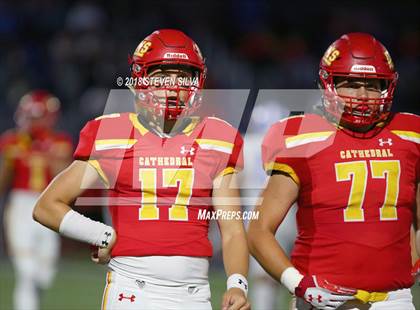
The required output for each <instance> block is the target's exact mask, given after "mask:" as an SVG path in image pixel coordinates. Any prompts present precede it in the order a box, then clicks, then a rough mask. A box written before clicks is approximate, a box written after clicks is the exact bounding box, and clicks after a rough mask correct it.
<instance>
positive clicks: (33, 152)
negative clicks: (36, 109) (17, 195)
mask: <svg viewBox="0 0 420 310" xmlns="http://www.w3.org/2000/svg"><path fill="white" fill-rule="evenodd" d="M72 151H73V145H72V142H71V139H70V138H69V137H68V136H67V135H66V134H63V133H57V132H53V131H43V132H38V133H37V134H34V135H29V134H28V133H26V132H21V131H16V130H10V131H7V132H5V133H4V134H2V135H1V136H0V152H1V153H2V156H3V158H4V159H5V160H6V164H7V165H9V166H11V167H12V169H13V179H12V184H11V186H12V188H13V189H22V190H30V191H35V192H41V191H43V190H44V189H45V187H46V186H47V185H48V183H49V182H50V181H51V180H52V178H53V177H54V176H53V175H52V171H51V167H50V163H51V161H54V158H55V156H60V154H67V156H70V155H71V153H72Z"/></svg>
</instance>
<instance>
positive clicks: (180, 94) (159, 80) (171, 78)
mask: <svg viewBox="0 0 420 310" xmlns="http://www.w3.org/2000/svg"><path fill="white" fill-rule="evenodd" d="M148 76H149V77H150V78H151V79H153V80H152V83H151V86H150V88H149V90H152V92H153V95H154V96H155V98H157V99H158V100H159V102H160V104H161V105H166V103H168V107H175V106H176V105H177V100H178V106H180V107H183V106H185V103H186V101H187V100H188V97H189V92H188V90H186V89H185V88H188V86H189V85H186V84H187V83H188V81H189V80H191V79H192V72H191V71H190V70H186V69H181V68H177V67H172V68H171V67H167V68H161V67H159V68H156V69H154V70H152V71H151V72H149V74H148ZM165 84H166V85H165ZM169 84H170V85H169ZM173 84H175V85H173ZM167 85H169V86H168V87H165V86H167ZM162 88H166V89H162ZM176 88H181V89H178V90H177V89H176ZM182 88H184V89H182Z"/></svg>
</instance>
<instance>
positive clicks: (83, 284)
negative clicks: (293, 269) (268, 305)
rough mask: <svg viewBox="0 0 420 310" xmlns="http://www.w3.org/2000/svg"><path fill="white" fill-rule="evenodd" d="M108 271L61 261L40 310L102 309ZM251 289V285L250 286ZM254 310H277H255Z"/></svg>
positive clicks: (5, 279)
mask: <svg viewBox="0 0 420 310" xmlns="http://www.w3.org/2000/svg"><path fill="white" fill-rule="evenodd" d="M11 267H12V266H11V264H10V262H8V261H6V260H0V310H9V309H12V288H13V283H14V279H13V270H12V268H11ZM105 272H106V269H105V268H104V267H101V266H97V265H94V264H93V263H91V262H89V260H88V258H86V260H82V259H80V258H74V259H62V260H61V262H60V266H59V272H58V274H57V277H56V279H55V281H54V284H53V286H52V287H51V289H50V290H48V291H47V292H46V293H45V295H44V297H43V299H42V305H41V309H46V310H91V309H92V310H96V309H100V304H101V298H102V292H103V288H104V284H105ZM225 281H226V280H225V275H224V273H223V272H222V271H213V270H212V271H211V272H210V283H211V289H212V304H213V309H214V310H216V309H220V301H221V297H222V294H223V292H224V290H225V286H226V282H225ZM250 285H251V286H252V283H250ZM413 296H414V300H415V305H416V308H418V309H420V287H419V286H417V287H415V288H413ZM278 298H279V305H281V306H280V308H279V310H283V309H284V310H286V309H287V307H288V306H287V305H288V301H289V298H288V294H285V292H284V291H279V295H278ZM253 310H277V309H254V308H253Z"/></svg>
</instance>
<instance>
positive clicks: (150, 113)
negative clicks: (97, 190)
mask: <svg viewBox="0 0 420 310" xmlns="http://www.w3.org/2000/svg"><path fill="white" fill-rule="evenodd" d="M129 62H130V66H131V73H132V76H131V78H132V82H133V83H132V85H131V87H132V90H133V91H134V93H135V102H136V110H137V113H114V114H108V115H104V116H101V117H98V118H97V119H95V120H93V121H90V122H88V123H87V124H86V126H85V127H84V128H83V129H82V131H81V133H80V140H79V145H78V147H77V149H76V152H75V154H74V158H75V161H74V162H73V164H72V165H71V166H70V167H69V168H68V169H67V170H66V171H64V172H63V173H62V174H60V175H59V176H58V177H57V178H56V179H55V180H54V181H53V182H52V183H51V184H50V186H49V187H48V189H47V190H46V191H44V193H43V194H42V196H41V198H40V199H39V201H38V203H37V206H36V208H35V210H34V218H35V219H36V220H37V221H39V222H40V223H42V224H44V225H46V226H47V227H50V228H52V229H54V230H55V231H59V232H60V233H62V234H63V235H65V236H69V237H72V238H75V239H78V240H82V241H85V242H89V243H91V244H92V245H95V246H99V250H98V253H97V255H96V257H94V258H93V259H94V260H96V261H97V262H99V263H107V262H108V261H109V264H108V266H109V268H110V272H109V273H108V276H107V284H106V288H105V292H104V297H103V303H102V307H103V308H104V309H105V308H106V309H108V308H109V309H211V304H210V290H209V283H208V267H209V258H210V257H211V255H212V248H211V244H210V242H209V239H208V228H209V219H208V218H200V216H199V215H200V214H203V212H208V211H211V210H213V209H214V210H218V211H219V210H221V211H235V212H236V211H239V210H240V207H239V206H238V205H232V203H231V202H229V201H232V199H233V200H235V199H238V198H239V194H238V189H237V188H236V186H235V173H236V172H237V170H239V169H241V167H242V165H243V163H242V161H243V160H242V151H241V147H242V138H241V136H240V135H239V133H238V132H237V130H236V129H234V128H233V127H232V126H230V125H229V124H228V123H226V122H224V121H222V120H220V119H217V118H213V117H204V118H198V117H195V116H193V115H192V113H193V112H194V111H195V110H196V109H197V107H198V104H199V103H200V94H199V91H200V89H201V88H202V87H203V83H204V79H205V74H206V67H205V64H204V59H203V57H202V55H201V53H200V50H199V48H198V46H197V45H196V44H195V43H194V42H193V41H192V40H191V39H190V38H189V37H188V36H186V35H185V34H184V33H182V32H180V31H178V30H170V29H164V30H158V31H155V32H153V33H152V34H151V35H149V36H148V37H146V38H145V39H144V40H143V41H142V42H141V43H140V44H139V46H138V47H137V49H136V50H135V52H134V55H133V56H132V57H130V60H129ZM190 81H191V83H190ZM178 82H180V83H178ZM97 179H101V180H102V181H103V182H104V183H105V184H106V186H107V188H108V192H109V206H110V212H111V216H112V222H113V227H109V226H106V225H104V224H102V223H99V222H94V221H92V220H90V219H88V218H85V217H83V216H82V215H80V214H78V213H77V212H74V211H73V210H71V209H70V206H69V205H70V204H71V202H72V201H73V200H74V199H75V198H76V197H78V196H79V195H80V193H81V191H82V187H89V184H91V183H92V182H93V181H95V180H97ZM82 181H83V182H84V185H85V186H82ZM212 200H213V202H212ZM218 224H219V227H220V231H221V235H222V240H223V241H222V247H223V258H224V265H225V269H226V273H227V275H228V280H227V291H226V293H225V295H224V297H223V301H222V308H223V309H231V310H234V309H242V310H245V309H249V304H248V302H247V299H246V293H247V288H248V285H247V280H246V276H247V270H248V249H247V243H246V237H245V231H244V228H243V223H242V221H241V220H237V219H226V218H225V219H223V218H222V219H219V220H218Z"/></svg>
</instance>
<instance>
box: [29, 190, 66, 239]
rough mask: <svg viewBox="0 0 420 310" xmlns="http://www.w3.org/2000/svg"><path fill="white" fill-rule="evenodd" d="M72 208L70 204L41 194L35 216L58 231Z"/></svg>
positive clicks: (43, 223)
mask: <svg viewBox="0 0 420 310" xmlns="http://www.w3.org/2000/svg"><path fill="white" fill-rule="evenodd" d="M70 210H71V208H70V206H69V205H67V204H65V203H63V202H61V201H59V200H54V199H48V197H45V196H43V195H41V197H40V198H39V199H38V201H37V203H36V205H35V208H34V210H33V213H32V215H33V218H34V220H35V221H37V222H38V223H40V224H42V225H44V226H46V227H48V228H50V229H52V230H54V231H56V232H58V231H59V228H60V224H61V221H62V220H63V218H64V216H65V215H66V213H67V212H69V211H70Z"/></svg>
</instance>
